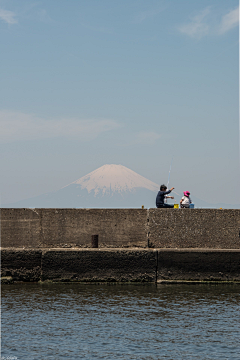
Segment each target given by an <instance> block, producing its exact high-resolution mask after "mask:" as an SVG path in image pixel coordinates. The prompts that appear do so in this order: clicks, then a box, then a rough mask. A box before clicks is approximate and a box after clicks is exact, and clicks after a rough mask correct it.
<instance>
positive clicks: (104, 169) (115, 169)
mask: <svg viewBox="0 0 240 360" xmlns="http://www.w3.org/2000/svg"><path fill="white" fill-rule="evenodd" d="M158 190H159V185H157V184H155V183H154V182H152V181H150V180H148V179H146V178H145V177H143V176H141V175H139V174H137V173H136V172H134V171H132V170H130V169H128V168H127V167H125V166H122V165H104V166H101V167H100V168H98V169H96V170H94V171H92V172H91V173H89V174H87V175H85V176H83V177H81V178H80V179H78V180H76V181H74V182H73V183H71V184H69V185H67V186H65V187H63V188H62V189H60V190H57V191H55V192H51V193H48V194H43V195H39V196H37V197H34V198H31V199H26V200H22V201H18V202H17V203H14V204H8V205H7V207H35V208H37V207H39V208H40V207H48V208H49V207H53V208H54V207H58V208H59V207H61V208H94V207H95V208H125V207H127V208H129V207H138V208H139V207H141V205H144V206H145V207H154V206H155V198H156V194H157V192H158Z"/></svg>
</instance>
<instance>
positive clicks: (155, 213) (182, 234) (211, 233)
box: [148, 209, 240, 249]
mask: <svg viewBox="0 0 240 360" xmlns="http://www.w3.org/2000/svg"><path fill="white" fill-rule="evenodd" d="M148 231H149V246H150V247H152V248H173V249H176V248H206V249H240V210H232V209H227V210H219V209H150V210H149V230H148Z"/></svg>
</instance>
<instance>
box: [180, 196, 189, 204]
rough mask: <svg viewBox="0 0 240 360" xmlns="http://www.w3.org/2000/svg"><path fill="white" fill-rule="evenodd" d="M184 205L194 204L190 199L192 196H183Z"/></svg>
mask: <svg viewBox="0 0 240 360" xmlns="http://www.w3.org/2000/svg"><path fill="white" fill-rule="evenodd" d="M181 200H182V205H189V204H191V203H192V200H191V199H190V196H185V195H184V196H183V197H182V199H181Z"/></svg>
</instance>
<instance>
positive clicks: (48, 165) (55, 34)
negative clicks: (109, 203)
mask: <svg viewBox="0 0 240 360" xmlns="http://www.w3.org/2000/svg"><path fill="white" fill-rule="evenodd" d="M238 7H239V4H238V1H236V0H228V1H226V0H201V1H197V0H158V1H155V0H151V1H146V0H125V1H112V0H101V1H97V0H88V1H86V0H85V1H84V0H68V1H67V0H58V1H53V0H50V1H49V0H48V1H41V0H39V1H33V0H21V1H19V0H8V1H4V0H0V43H1V61H0V66H1V81H0V128H1V131H0V151H1V159H0V170H1V177H0V187H1V203H2V204H4V203H10V202H15V201H18V200H21V199H25V198H30V197H33V196H37V195H40V194H43V193H46V192H51V191H54V190H58V189H59V188H61V187H63V186H65V185H68V184H69V183H71V182H73V181H75V180H77V179H78V178H80V177H82V176H84V175H86V174H87V173H89V172H91V171H93V170H95V169H96V168H98V167H100V166H102V165H104V164H121V165H124V166H126V167H128V168H130V169H132V170H133V171H136V172H137V173H139V174H140V175H142V176H144V177H146V178H148V179H149V180H151V181H154V182H156V183H158V184H161V183H166V182H167V179H168V172H169V167H170V163H171V161H172V170H171V177H170V186H174V187H175V189H176V191H177V192H179V193H181V192H182V191H184V190H189V191H190V192H191V194H192V195H193V196H194V195H195V196H196V197H198V198H199V199H202V200H205V201H208V202H211V203H217V202H225V203H228V204H236V203H240V192H239V179H240V171H239V106H238V103H239V101H238V99H239V91H238V87H239V76H238V72H239V46H238V39H239V30H238V22H239V10H238ZM172 159H173V160H172Z"/></svg>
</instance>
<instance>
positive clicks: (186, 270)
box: [158, 249, 240, 281]
mask: <svg viewBox="0 0 240 360" xmlns="http://www.w3.org/2000/svg"><path fill="white" fill-rule="evenodd" d="M158 280H198V281H203V280H205V281H213V280H214V281H230V280H231V281H236V280H240V250H204V249H203V250H200V249H198V250H192V249H184V250H182V249H181V250H174V249H160V250H159V251H158Z"/></svg>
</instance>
